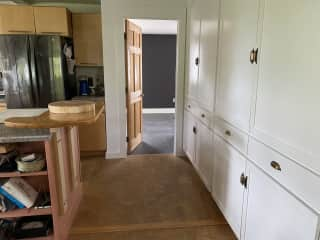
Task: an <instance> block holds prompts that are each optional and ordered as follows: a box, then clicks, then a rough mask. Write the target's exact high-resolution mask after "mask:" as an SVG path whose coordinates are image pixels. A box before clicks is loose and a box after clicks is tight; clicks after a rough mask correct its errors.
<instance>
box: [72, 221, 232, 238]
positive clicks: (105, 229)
mask: <svg viewBox="0 0 320 240" xmlns="http://www.w3.org/2000/svg"><path fill="white" fill-rule="evenodd" d="M226 224H227V223H226V222H225V221H214V220H203V221H190V222H178V223H177V222H162V223H147V224H130V225H119V226H116V225H115V226H102V227H83V228H82V227H80V228H73V229H72V231H71V235H79V234H95V233H111V232H134V231H146V230H166V229H183V228H195V227H209V226H218V225H226Z"/></svg>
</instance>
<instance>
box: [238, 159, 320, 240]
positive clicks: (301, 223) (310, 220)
mask: <svg viewBox="0 0 320 240" xmlns="http://www.w3.org/2000/svg"><path fill="white" fill-rule="evenodd" d="M248 169H249V186H248V187H249V190H248V206H247V215H246V227H245V237H244V239H245V240H256V239H259V240H277V239H290V240H300V239H303V240H314V239H316V236H317V225H318V215H317V214H316V213H315V212H313V211H312V210H311V209H310V208H308V207H307V206H305V205H304V204H303V203H302V202H300V201H299V200H298V199H297V198H296V197H295V196H293V195H291V194H290V193H289V192H287V190H285V189H284V188H282V187H281V186H280V185H279V184H278V183H276V182H275V181H273V180H272V179H271V178H270V177H269V176H268V175H266V174H265V173H264V172H263V171H261V170H260V169H259V168H257V167H256V166H255V165H253V164H251V163H249V168H248Z"/></svg>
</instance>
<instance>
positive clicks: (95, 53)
mask: <svg viewBox="0 0 320 240" xmlns="http://www.w3.org/2000/svg"><path fill="white" fill-rule="evenodd" d="M72 24H73V43H74V52H75V60H76V64H77V65H89V66H90V65H92V66H102V65H103V53H102V26H101V15H100V14H73V15H72Z"/></svg>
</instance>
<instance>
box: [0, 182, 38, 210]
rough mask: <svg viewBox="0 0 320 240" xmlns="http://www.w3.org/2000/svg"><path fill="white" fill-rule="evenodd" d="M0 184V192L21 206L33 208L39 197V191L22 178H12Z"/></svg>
mask: <svg viewBox="0 0 320 240" xmlns="http://www.w3.org/2000/svg"><path fill="white" fill-rule="evenodd" d="M0 185H1V187H0V193H1V194H2V195H4V196H5V197H7V198H8V199H9V200H11V201H12V202H13V203H14V204H16V205H17V206H18V207H19V208H21V205H23V206H24V207H26V208H31V207H32V206H34V204H35V202H36V200H37V198H38V192H37V191H36V190H35V189H34V188H33V187H32V186H31V185H30V184H29V183H27V182H26V181H25V180H23V179H22V178H10V179H9V180H6V181H5V182H3V183H2V184H0Z"/></svg>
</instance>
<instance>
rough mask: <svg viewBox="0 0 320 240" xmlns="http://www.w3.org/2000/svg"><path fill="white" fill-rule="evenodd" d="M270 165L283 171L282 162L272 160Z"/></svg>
mask: <svg viewBox="0 0 320 240" xmlns="http://www.w3.org/2000/svg"><path fill="white" fill-rule="evenodd" d="M270 165H271V167H272V168H274V169H275V170H277V171H281V170H282V169H281V166H280V164H279V163H277V162H275V161H272V162H271V164H270Z"/></svg>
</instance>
